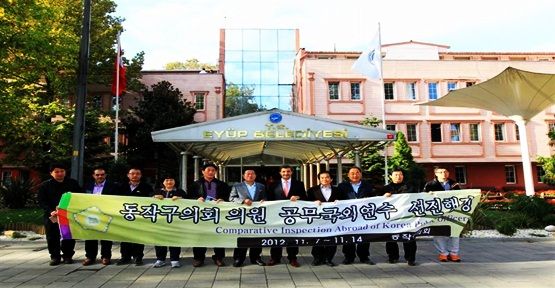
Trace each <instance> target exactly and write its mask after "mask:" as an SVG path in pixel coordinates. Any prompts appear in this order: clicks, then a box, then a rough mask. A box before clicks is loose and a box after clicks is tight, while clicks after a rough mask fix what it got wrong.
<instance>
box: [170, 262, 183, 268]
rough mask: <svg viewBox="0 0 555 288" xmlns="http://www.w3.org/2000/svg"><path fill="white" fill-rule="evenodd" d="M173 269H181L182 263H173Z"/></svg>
mask: <svg viewBox="0 0 555 288" xmlns="http://www.w3.org/2000/svg"><path fill="white" fill-rule="evenodd" d="M171 265H172V268H179V267H181V263H179V261H171Z"/></svg>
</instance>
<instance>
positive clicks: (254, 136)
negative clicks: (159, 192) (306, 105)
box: [152, 109, 395, 165]
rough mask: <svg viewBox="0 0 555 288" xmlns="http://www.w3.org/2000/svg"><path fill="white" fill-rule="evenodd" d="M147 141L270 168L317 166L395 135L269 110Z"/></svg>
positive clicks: (221, 160)
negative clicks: (275, 165) (243, 160)
mask: <svg viewBox="0 0 555 288" xmlns="http://www.w3.org/2000/svg"><path fill="white" fill-rule="evenodd" d="M152 139H153V141H154V142H166V143H168V145H170V147H172V149H174V150H175V151H177V152H189V153H191V154H194V155H198V156H202V157H203V158H205V159H209V160H211V161H214V162H217V163H222V164H233V163H234V162H236V161H234V160H236V159H250V160H253V161H258V163H261V164H266V165H271V164H282V163H286V162H291V161H295V162H296V163H299V162H301V163H315V162H320V161H322V160H327V159H331V158H334V157H337V156H338V155H343V154H344V153H347V152H349V151H353V150H355V149H357V148H358V149H360V148H364V147H366V146H368V145H375V144H377V143H379V142H383V141H392V140H395V134H394V132H392V131H387V130H384V129H379V128H371V127H366V126H362V125H356V124H350V123H346V122H342V121H335V120H330V119H325V118H319V117H314V116H307V115H304V114H299V113H294V112H289V111H283V110H278V109H272V110H269V111H263V112H256V113H252V114H246V115H241V116H236V117H230V118H225V119H221V120H217V121H212V122H205V123H198V124H192V125H187V126H182V127H176V128H171V129H166V130H160V131H154V132H152ZM255 159H256V160H255ZM286 159H287V160H286ZM241 163H243V162H241Z"/></svg>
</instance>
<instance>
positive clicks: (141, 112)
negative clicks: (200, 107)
mask: <svg viewBox="0 0 555 288" xmlns="http://www.w3.org/2000/svg"><path fill="white" fill-rule="evenodd" d="M142 95H143V97H144V98H143V99H142V100H140V101H139V102H138V103H137V106H136V107H133V108H131V109H130V110H128V111H126V112H125V115H124V116H123V117H122V123H123V125H124V126H125V131H126V134H127V138H128V143H127V145H126V146H124V147H123V152H124V153H125V156H126V157H127V162H128V163H129V164H131V165H138V164H141V165H144V164H147V165H148V164H151V165H152V163H156V165H158V166H157V170H158V171H159V173H171V174H176V172H177V168H178V167H179V165H178V164H179V162H178V160H179V157H178V155H176V154H175V152H173V151H172V150H171V149H168V147H167V146H166V144H164V143H154V142H153V141H152V137H151V132H152V131H157V130H163V129H169V128H173V127H179V126H184V125H188V124H191V123H194V115H195V113H196V110H195V108H194V105H193V104H192V103H191V102H186V101H184V100H183V94H182V93H181V91H179V89H176V88H174V87H173V86H172V84H171V83H170V82H168V81H161V82H158V83H157V84H154V85H152V87H151V89H144V90H143V92H142Z"/></svg>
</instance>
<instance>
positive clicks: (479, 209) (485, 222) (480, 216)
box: [464, 202, 495, 230]
mask: <svg viewBox="0 0 555 288" xmlns="http://www.w3.org/2000/svg"><path fill="white" fill-rule="evenodd" d="M488 212H489V211H488V207H487V206H486V205H484V203H481V202H480V203H478V206H476V209H474V212H473V213H472V217H471V218H470V220H469V221H468V222H467V224H466V226H465V228H464V230H485V229H492V228H494V227H495V222H494V221H493V219H492V217H491V216H490V214H489V213H488Z"/></svg>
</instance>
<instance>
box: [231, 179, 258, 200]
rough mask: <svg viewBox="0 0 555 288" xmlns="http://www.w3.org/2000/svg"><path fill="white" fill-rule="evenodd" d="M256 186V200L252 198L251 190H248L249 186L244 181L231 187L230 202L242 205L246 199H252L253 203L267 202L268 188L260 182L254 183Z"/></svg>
mask: <svg viewBox="0 0 555 288" xmlns="http://www.w3.org/2000/svg"><path fill="white" fill-rule="evenodd" d="M254 184H255V185H256V191H255V192H254V198H251V195H250V194H249V190H248V189H247V184H245V182H244V181H243V182H241V183H237V184H235V185H233V187H231V194H230V195H229V201H230V202H235V203H240V204H242V203H243V201H245V199H250V200H252V201H260V200H266V187H265V186H264V184H262V183H258V182H254Z"/></svg>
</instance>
